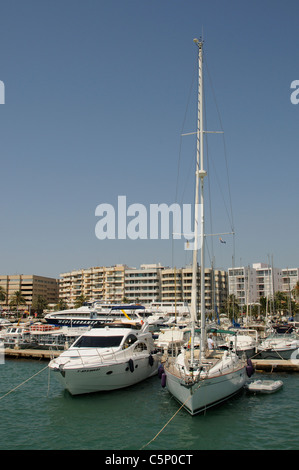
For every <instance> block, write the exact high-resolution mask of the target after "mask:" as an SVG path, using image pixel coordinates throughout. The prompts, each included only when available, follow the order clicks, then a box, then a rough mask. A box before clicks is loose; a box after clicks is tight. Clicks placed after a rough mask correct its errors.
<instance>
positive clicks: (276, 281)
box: [252, 263, 282, 298]
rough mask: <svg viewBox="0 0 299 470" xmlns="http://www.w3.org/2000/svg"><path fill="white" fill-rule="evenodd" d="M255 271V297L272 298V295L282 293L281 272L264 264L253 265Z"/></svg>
mask: <svg viewBox="0 0 299 470" xmlns="http://www.w3.org/2000/svg"><path fill="white" fill-rule="evenodd" d="M252 267H253V269H255V270H256V288H257V296H258V298H260V297H267V298H273V297H274V293H275V292H277V291H282V271H281V269H280V268H274V267H272V266H270V265H268V264H265V263H254V264H253V265H252Z"/></svg>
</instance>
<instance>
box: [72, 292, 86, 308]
mask: <svg viewBox="0 0 299 470" xmlns="http://www.w3.org/2000/svg"><path fill="white" fill-rule="evenodd" d="M86 300H87V299H86V297H85V295H83V294H81V295H79V296H78V297H77V299H76V301H75V308H79V307H82V305H83V304H84V302H86Z"/></svg>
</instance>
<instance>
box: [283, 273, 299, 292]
mask: <svg viewBox="0 0 299 470" xmlns="http://www.w3.org/2000/svg"><path fill="white" fill-rule="evenodd" d="M281 281H282V292H285V293H286V294H289V293H291V292H292V291H293V289H294V288H295V286H296V284H297V282H298V281H299V268H285V269H282V270H281Z"/></svg>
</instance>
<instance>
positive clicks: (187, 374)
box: [164, 39, 252, 415]
mask: <svg viewBox="0 0 299 470" xmlns="http://www.w3.org/2000/svg"><path fill="white" fill-rule="evenodd" d="M194 42H195V44H196V45H197V47H198V118H197V152H196V153H197V161H196V188H195V189H196V191H195V208H197V207H198V204H199V193H200V204H201V205H200V210H201V213H200V226H201V237H200V250H201V297H200V298H201V339H200V349H195V348H194V331H195V322H196V303H197V301H196V299H197V289H196V271H197V254H198V248H199V247H198V228H199V220H198V214H197V210H195V211H194V213H195V220H194V250H193V273H192V297H191V348H190V349H185V350H183V351H182V352H181V353H180V354H179V355H178V356H177V357H175V358H172V357H171V356H169V357H168V358H167V361H166V363H165V365H164V373H165V376H166V387H167V389H168V391H169V392H170V393H171V394H172V395H173V397H174V398H175V399H176V400H177V401H178V402H179V403H180V404H181V405H182V406H183V407H184V408H185V409H186V410H187V411H188V412H189V413H190V414H191V415H194V414H197V413H199V412H201V411H204V410H206V409H207V408H210V407H212V406H214V405H216V404H219V403H221V402H223V401H224V400H226V399H228V398H230V397H231V396H233V395H234V394H236V393H237V392H239V391H240V390H241V389H242V388H243V386H244V384H245V383H246V381H247V379H248V375H251V374H250V372H252V370H249V368H250V366H251V365H250V366H248V365H247V367H246V360H245V359H243V358H239V357H238V355H237V354H236V353H235V352H234V351H233V350H231V349H229V350H227V351H219V352H218V351H216V350H213V351H209V354H206V352H205V344H206V326H205V285H204V282H205V281H204V275H203V273H204V261H205V246H204V245H205V235H204V234H205V231H204V178H205V176H206V174H207V173H206V171H205V170H204V161H203V160H204V159H203V134H204V130H203V80H202V66H203V57H202V55H203V42H202V40H198V39H194ZM199 185H200V191H199ZM246 372H247V373H246ZM165 376H164V378H165Z"/></svg>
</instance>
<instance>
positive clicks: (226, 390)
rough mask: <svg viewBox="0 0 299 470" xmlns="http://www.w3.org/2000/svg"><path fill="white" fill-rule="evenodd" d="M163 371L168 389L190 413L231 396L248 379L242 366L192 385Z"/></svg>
mask: <svg viewBox="0 0 299 470" xmlns="http://www.w3.org/2000/svg"><path fill="white" fill-rule="evenodd" d="M165 373H166V386H167V389H168V391H169V392H170V393H171V394H172V395H173V396H174V398H175V399H176V400H177V401H178V402H179V403H181V404H182V405H183V407H184V408H185V409H186V410H187V411H188V412H189V413H190V414H191V415H195V414H198V413H200V412H202V411H205V410H206V409H208V408H211V407H213V406H215V405H218V404H220V403H222V402H223V401H225V400H227V399H229V398H231V397H232V396H233V395H235V394H237V393H238V392H239V391H241V390H242V389H243V387H244V384H245V383H246V380H247V379H248V377H247V374H246V367H244V366H243V367H241V368H239V369H235V370H233V371H231V372H228V373H226V374H221V375H216V376H213V377H209V378H207V379H202V380H200V381H199V382H196V383H195V384H193V385H192V386H188V385H186V384H185V383H184V382H183V380H182V379H181V377H179V376H177V375H175V374H173V373H171V372H170V371H169V370H165Z"/></svg>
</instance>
